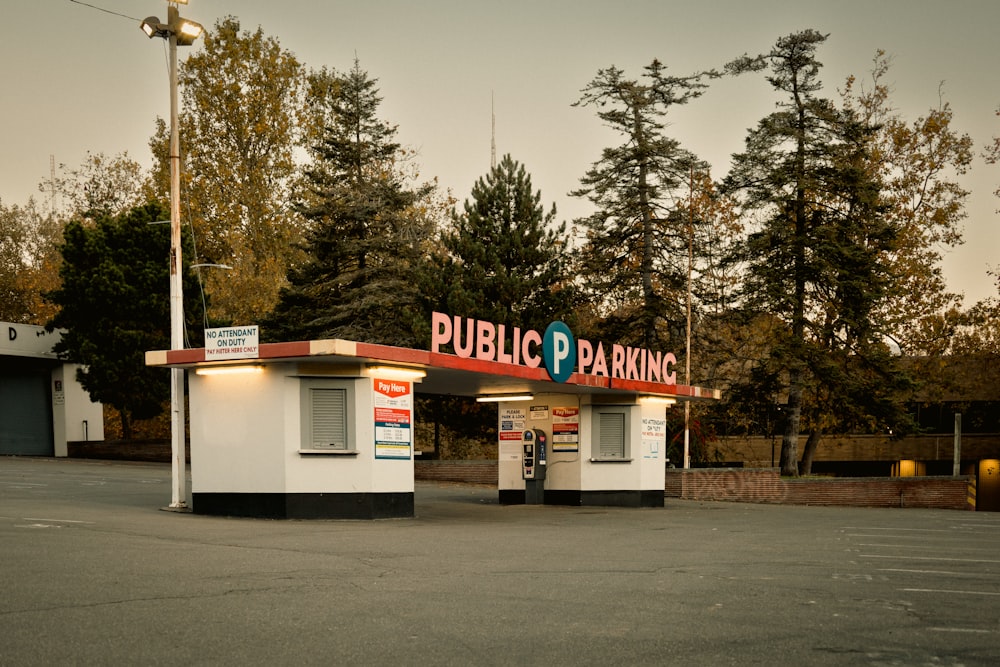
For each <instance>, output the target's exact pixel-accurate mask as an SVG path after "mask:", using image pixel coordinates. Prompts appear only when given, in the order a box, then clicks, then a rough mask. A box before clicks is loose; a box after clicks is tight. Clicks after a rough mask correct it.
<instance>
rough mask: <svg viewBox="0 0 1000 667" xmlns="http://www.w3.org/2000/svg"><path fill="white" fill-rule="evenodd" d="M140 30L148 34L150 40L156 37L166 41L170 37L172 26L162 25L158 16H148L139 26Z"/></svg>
mask: <svg viewBox="0 0 1000 667" xmlns="http://www.w3.org/2000/svg"><path fill="white" fill-rule="evenodd" d="M139 28H140V29H141V30H142V31H143V32H144V33H146V36H147V37H149V38H150V39H153V38H154V37H162V38H163V39H166V38H167V37H169V36H170V26H168V25H167V24H166V23H160V19H159V18H158V17H156V16H147V17H146V18H144V19H143V20H142V22H141V23H140V24H139Z"/></svg>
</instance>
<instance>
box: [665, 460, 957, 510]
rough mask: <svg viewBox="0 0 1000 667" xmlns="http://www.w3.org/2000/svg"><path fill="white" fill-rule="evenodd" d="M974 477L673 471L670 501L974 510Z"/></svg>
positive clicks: (669, 476) (669, 477) (668, 490)
mask: <svg viewBox="0 0 1000 667" xmlns="http://www.w3.org/2000/svg"><path fill="white" fill-rule="evenodd" d="M975 483H976V482H975V478H974V477H829V478H799V479H783V478H782V477H781V475H780V474H779V471H778V470H777V469H756V470H747V469H700V468H695V469H691V470H681V469H670V470H667V476H666V491H665V493H666V496H667V497H668V498H681V499H684V500H726V501H733V502H744V503H777V504H785V505H841V506H854V507H924V508H937V509H955V510H974V509H975V508H976V506H975Z"/></svg>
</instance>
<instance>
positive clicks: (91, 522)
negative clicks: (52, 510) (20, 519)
mask: <svg viewBox="0 0 1000 667" xmlns="http://www.w3.org/2000/svg"><path fill="white" fill-rule="evenodd" d="M24 520H25V521H51V522H53V523H89V524H93V523H94V522H93V521H77V520H76V519H37V518H35V517H31V516H26V517H24Z"/></svg>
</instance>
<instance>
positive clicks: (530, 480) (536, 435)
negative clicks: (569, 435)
mask: <svg viewBox="0 0 1000 667" xmlns="http://www.w3.org/2000/svg"><path fill="white" fill-rule="evenodd" d="M547 445H548V438H547V437H546V435H545V431H542V430H541V429H537V428H529V429H528V430H527V431H524V433H522V434H521V450H522V451H521V477H523V478H524V502H525V503H526V504H528V505H541V504H543V503H544V502H545V465H546V464H545V450H546V447H547Z"/></svg>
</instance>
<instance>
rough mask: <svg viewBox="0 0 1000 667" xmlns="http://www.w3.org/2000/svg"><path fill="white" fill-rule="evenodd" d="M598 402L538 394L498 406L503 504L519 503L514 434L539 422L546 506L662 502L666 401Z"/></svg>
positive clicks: (521, 482) (517, 446) (517, 450)
mask: <svg viewBox="0 0 1000 667" xmlns="http://www.w3.org/2000/svg"><path fill="white" fill-rule="evenodd" d="M581 398H582V400H581ZM599 400H600V398H599V397H587V396H584V397H578V396H576V395H568V394H540V395H536V396H535V397H534V399H533V400H531V401H530V402H527V401H525V402H501V403H499V404H498V405H499V415H498V420H499V443H498V458H499V461H498V464H499V465H498V488H499V497H500V502H501V503H502V504H520V503H523V502H525V483H524V480H523V479H522V478H521V444H520V438H519V433H520V432H522V431H523V430H524V429H529V428H540V429H542V430H544V431H545V432H546V434H547V435H548V452H547V466H546V467H547V470H546V478H545V483H544V502H545V503H546V504H553V505H621V506H629V507H662V506H663V492H664V467H665V465H666V458H665V451H666V420H665V410H666V406H664V405H662V404H661V405H649V404H641V403H637V402H636V401H635V399H632V398H628V399H626V401H625V402H607V403H595V402H594V401H599ZM605 400H608V401H610V400H613V399H605ZM619 400H621V399H619ZM602 422H603V423H605V431H604V436H605V439H604V446H603V447H602V445H601V443H602V439H601V437H602V436H601V424H602ZM609 425H610V427H609ZM616 446H617V449H616V448H615V447H616Z"/></svg>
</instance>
